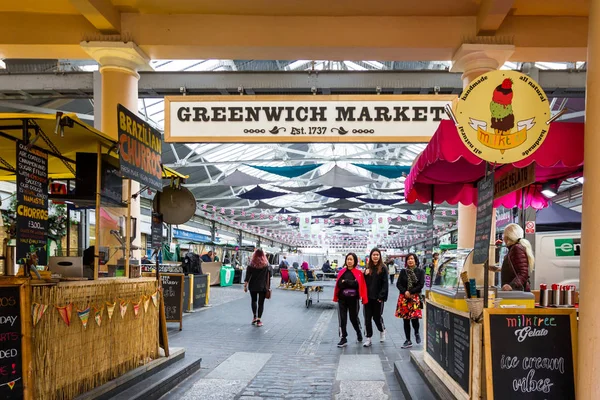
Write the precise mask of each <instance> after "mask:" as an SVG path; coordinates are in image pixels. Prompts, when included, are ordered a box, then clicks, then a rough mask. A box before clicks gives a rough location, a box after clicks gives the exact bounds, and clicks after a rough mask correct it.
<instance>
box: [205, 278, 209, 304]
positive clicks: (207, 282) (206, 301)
mask: <svg viewBox="0 0 600 400" xmlns="http://www.w3.org/2000/svg"><path fill="white" fill-rule="evenodd" d="M209 299H210V274H208V277H207V278H206V300H204V305H205V306H207V305H208V300H209Z"/></svg>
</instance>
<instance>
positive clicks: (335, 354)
mask: <svg viewBox="0 0 600 400" xmlns="http://www.w3.org/2000/svg"><path fill="white" fill-rule="evenodd" d="M274 281H275V280H274ZM274 283H275V282H274ZM326 290H327V289H326ZM396 292H397V289H395V288H393V289H391V292H390V301H388V302H387V303H386V310H385V312H384V320H385V322H386V327H387V340H386V342H385V343H380V342H379V334H378V333H377V332H376V333H375V335H374V336H373V338H374V339H375V340H374V343H373V346H372V347H370V348H364V347H362V345H359V344H358V343H356V337H355V336H354V333H353V332H350V334H349V336H348V340H349V345H348V347H346V348H345V349H339V348H338V347H337V346H336V345H337V342H338V340H339V338H338V334H337V332H338V317H337V306H334V303H332V302H331V301H329V299H330V298H331V293H329V292H327V291H326V292H325V293H324V296H323V297H324V298H325V299H326V301H324V302H321V303H319V304H317V303H316V301H315V304H314V305H313V306H312V307H311V308H309V309H307V308H305V305H304V299H305V295H304V294H303V293H302V292H294V291H289V290H280V289H275V290H274V291H273V298H272V299H271V300H268V301H267V303H266V305H265V313H264V315H263V321H264V326H263V327H262V328H256V327H254V326H252V325H251V324H250V322H251V319H252V318H251V317H252V316H251V312H250V304H249V303H250V301H249V295H248V294H246V293H244V292H243V289H242V287H241V286H239V285H235V286H232V287H225V288H221V287H213V288H211V304H212V307H211V308H208V309H205V310H203V311H200V312H197V313H194V314H189V315H187V316H185V317H184V323H183V330H182V331H181V332H179V331H178V330H177V329H176V328H175V327H174V326H175V325H173V329H171V330H170V331H169V338H170V345H171V347H185V348H186V354H187V356H188V357H195V356H198V357H202V369H201V370H200V371H199V372H198V373H196V374H195V375H193V376H191V377H190V378H189V379H188V380H186V381H184V382H183V383H182V384H180V385H179V386H178V387H177V388H176V389H174V390H172V391H171V392H170V393H168V394H166V395H165V396H164V397H163V399H182V400H192V399H194V400H195V399H198V400H200V399H202V400H212V399H218V400H224V399H243V400H250V399H253V400H258V399H262V398H279V399H284V398H285V399H301V398H311V399H314V400H320V399H323V400H324V399H340V400H341V399H390V400H391V399H394V400H396V399H398V400H403V399H404V396H403V394H402V391H401V389H400V386H399V384H398V382H397V380H396V378H395V376H394V362H395V361H405V362H408V360H409V351H408V350H402V349H400V346H401V345H402V343H403V342H404V333H403V331H402V324H401V321H399V320H397V319H396V318H394V316H393V312H394V306H393V305H394V304H395V301H394V300H392V299H395V298H396V297H397V293H396ZM361 314H362V313H361ZM361 319H362V316H361ZM177 328H178V325H177ZM414 349H419V347H415V348H414Z"/></svg>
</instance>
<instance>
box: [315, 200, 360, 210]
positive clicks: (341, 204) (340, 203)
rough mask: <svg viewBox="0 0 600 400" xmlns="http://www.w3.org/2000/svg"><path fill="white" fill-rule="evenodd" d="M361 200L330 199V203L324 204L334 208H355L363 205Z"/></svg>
mask: <svg viewBox="0 0 600 400" xmlns="http://www.w3.org/2000/svg"><path fill="white" fill-rule="evenodd" d="M364 204H365V203H363V202H362V201H352V200H347V199H339V200H336V201H332V202H331V203H325V204H324V205H325V206H327V207H334V208H355V207H360V206H362V205H364Z"/></svg>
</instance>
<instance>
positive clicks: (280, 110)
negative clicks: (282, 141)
mask: <svg viewBox="0 0 600 400" xmlns="http://www.w3.org/2000/svg"><path fill="white" fill-rule="evenodd" d="M443 115H445V114H444V107H439V106H437V107H436V106H430V107H427V106H396V107H385V106H371V107H367V106H365V107H352V106H348V107H345V106H336V107H325V106H322V107H314V106H313V107H309V106H300V107H293V106H288V107H284V106H276V107H186V106H182V107H179V108H178V109H177V119H178V120H179V121H181V122H190V121H193V122H211V121H212V122H261V121H268V122H282V121H288V122H305V121H310V122H325V121H331V120H335V121H350V122H353V121H358V122H362V121H369V122H371V121H374V122H391V121H393V122H401V121H421V122H425V121H441V120H442V116H443Z"/></svg>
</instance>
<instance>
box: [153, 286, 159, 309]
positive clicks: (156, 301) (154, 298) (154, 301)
mask: <svg viewBox="0 0 600 400" xmlns="http://www.w3.org/2000/svg"><path fill="white" fill-rule="evenodd" d="M158 296H159V293H158V290H157V291H156V293H154V294H153V295H152V303H153V304H154V307H156V308H158Z"/></svg>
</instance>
